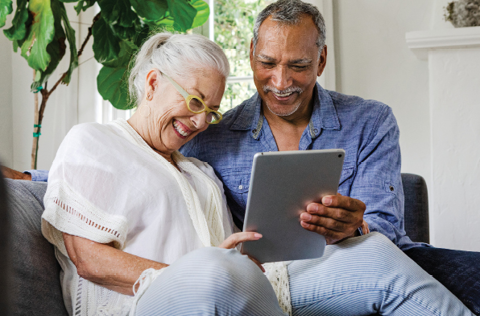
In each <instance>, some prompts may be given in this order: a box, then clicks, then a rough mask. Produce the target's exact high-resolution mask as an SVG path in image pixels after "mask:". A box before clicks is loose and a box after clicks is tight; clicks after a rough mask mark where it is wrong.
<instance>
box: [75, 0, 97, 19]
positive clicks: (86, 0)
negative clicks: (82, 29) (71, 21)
mask: <svg viewBox="0 0 480 316" xmlns="http://www.w3.org/2000/svg"><path fill="white" fill-rule="evenodd" d="M75 1H77V0H74V2H75ZM95 2H97V1H96V0H80V1H78V4H77V5H76V6H75V11H77V15H78V14H80V12H81V11H85V10H87V9H88V8H90V7H91V6H93V5H94V4H95Z"/></svg>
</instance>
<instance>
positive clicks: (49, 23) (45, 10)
mask: <svg viewBox="0 0 480 316" xmlns="http://www.w3.org/2000/svg"><path fill="white" fill-rule="evenodd" d="M29 10H30V13H31V14H32V15H33V22H32V25H31V27H30V32H29V34H28V37H27V39H26V40H25V42H23V44H22V56H23V57H25V59H26V60H27V61H28V65H29V66H30V67H31V68H33V69H35V70H45V69H46V68H47V66H48V64H49V63H50V60H51V57H50V55H49V54H48V53H47V45H48V44H49V43H50V42H51V41H52V40H53V37H54V33H55V26H54V18H53V12H52V8H51V6H50V0H30V2H29Z"/></svg>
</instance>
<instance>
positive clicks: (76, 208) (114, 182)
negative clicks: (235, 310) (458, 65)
mask: <svg viewBox="0 0 480 316" xmlns="http://www.w3.org/2000/svg"><path fill="white" fill-rule="evenodd" d="M174 159H175V161H176V163H177V165H178V166H179V168H180V169H181V170H182V172H179V171H178V170H177V169H176V168H174V167H173V166H172V165H171V164H170V163H168V162H167V161H166V160H165V159H164V158H163V157H161V156H160V155H158V154H157V153H155V152H154V151H153V150H152V149H151V148H150V147H149V146H148V145H147V144H146V143H145V142H144V141H143V139H142V138H141V137H140V136H139V135H138V134H137V133H136V132H135V130H134V129H133V128H132V127H131V126H130V125H129V124H128V123H127V122H126V121H125V120H117V121H115V122H112V123H110V124H106V125H100V124H96V123H88V124H81V125H77V126H75V127H74V128H72V130H71V131H70V132H69V133H68V135H67V136H66V137H65V139H64V141H63V142H62V144H61V146H60V148H59V150H58V152H57V156H56V157H55V160H54V162H53V164H52V168H51V170H50V173H49V185H48V189H47V193H46V195H45V198H44V202H45V212H44V214H43V216H42V232H43V234H44V236H45V237H46V238H47V239H48V240H49V241H50V242H51V243H52V244H54V245H55V246H56V253H57V258H58V260H59V262H60V265H61V266H62V270H63V273H62V275H61V279H62V280H61V282H62V290H63V295H64V301H65V303H66V306H67V310H68V311H69V313H70V315H76V316H77V315H127V314H128V313H129V311H130V309H131V307H132V304H135V303H136V299H135V297H131V296H127V295H122V294H120V293H117V292H114V291H111V290H108V289H106V288H104V287H101V286H99V285H96V284H94V283H92V282H90V281H88V280H85V279H82V278H81V277H79V276H78V274H77V273H76V268H75V266H74V264H73V263H72V262H71V261H70V260H69V258H68V254H67V252H66V249H65V246H64V244H63V238H62V235H61V233H62V232H66V233H69V234H72V235H76V236H81V237H84V238H88V239H90V240H93V241H96V242H99V243H110V242H113V244H114V246H115V247H116V248H118V249H121V250H123V251H125V252H128V253H131V254H134V255H137V256H140V257H143V258H147V259H151V260H155V261H158V262H163V263H167V264H172V263H173V262H175V260H177V259H178V258H180V257H181V256H183V255H184V254H186V253H188V252H190V251H192V250H195V249H198V248H201V247H205V246H218V245H219V244H220V243H221V242H222V241H223V240H224V239H225V238H226V237H228V236H229V235H230V234H231V233H232V227H233V224H232V220H231V215H230V213H229V212H228V210H227V206H226V200H225V196H224V194H223V186H222V184H221V182H220V181H219V180H218V178H217V177H216V176H215V173H214V172H213V169H212V168H211V167H210V166H209V165H208V164H206V163H203V162H200V161H199V160H197V159H194V158H185V157H183V156H182V155H181V154H180V153H175V154H174ZM172 210H175V212H173V211H172ZM152 240H155V241H156V242H152ZM266 266H267V271H268V272H267V277H268V278H269V280H270V281H271V283H272V285H273V286H274V289H275V292H276V293H277V297H278V298H279V301H280V304H281V306H282V307H283V308H284V310H285V311H286V312H287V313H289V314H290V313H291V307H290V295H289V290H288V275H287V270H286V267H285V265H283V264H282V263H277V264H267V265H266ZM144 277H145V276H143V278H144ZM153 280H154V278H149V282H143V284H142V288H143V290H142V292H143V291H144V290H145V289H146V288H148V285H149V284H150V282H151V281H153ZM139 294H141V293H139ZM137 298H138V296H137Z"/></svg>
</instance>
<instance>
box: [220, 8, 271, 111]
mask: <svg viewBox="0 0 480 316" xmlns="http://www.w3.org/2000/svg"><path fill="white" fill-rule="evenodd" d="M272 2H274V1H273V0H259V1H256V0H215V9H214V14H215V19H214V38H215V42H216V43H217V44H218V45H220V47H222V48H223V50H224V51H225V54H226V55H227V57H228V60H229V62H230V76H232V77H245V76H252V69H251V68H250V59H249V54H250V41H251V39H252V37H253V26H254V24H255V18H256V17H257V15H258V13H260V11H261V10H263V8H265V7H266V6H267V5H268V4H270V3H272ZM255 92H256V89H255V85H254V84H253V81H251V82H233V83H228V84H227V89H226V91H225V95H224V97H223V100H222V104H221V108H220V110H221V111H222V112H226V111H227V110H229V109H231V108H232V107H235V106H237V105H239V104H240V103H241V102H242V101H244V100H246V99H248V98H250V97H251V96H252V95H253V94H254V93H255Z"/></svg>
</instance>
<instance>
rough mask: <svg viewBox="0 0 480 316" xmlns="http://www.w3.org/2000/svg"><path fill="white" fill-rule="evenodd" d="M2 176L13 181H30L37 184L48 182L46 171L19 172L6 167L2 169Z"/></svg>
mask: <svg viewBox="0 0 480 316" xmlns="http://www.w3.org/2000/svg"><path fill="white" fill-rule="evenodd" d="M2 174H3V176H4V177H5V178H9V179H14V180H31V181H37V182H47V181H48V170H26V171H24V172H20V171H17V170H13V169H10V168H7V167H2Z"/></svg>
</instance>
